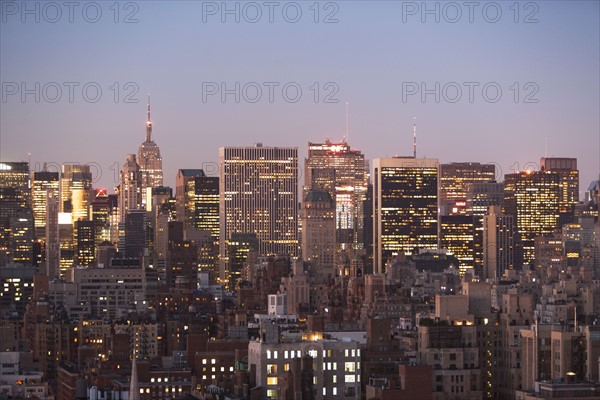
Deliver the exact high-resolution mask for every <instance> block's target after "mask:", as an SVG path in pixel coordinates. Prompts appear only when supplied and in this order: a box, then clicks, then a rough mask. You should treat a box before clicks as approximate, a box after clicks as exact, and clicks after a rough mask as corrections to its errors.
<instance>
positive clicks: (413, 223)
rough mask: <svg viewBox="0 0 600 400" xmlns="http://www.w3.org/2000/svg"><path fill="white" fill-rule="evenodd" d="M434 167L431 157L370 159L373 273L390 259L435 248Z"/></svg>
mask: <svg viewBox="0 0 600 400" xmlns="http://www.w3.org/2000/svg"><path fill="white" fill-rule="evenodd" d="M438 168H439V163H438V160H437V159H433V158H414V157H395V158H378V159H375V160H374V162H373V169H374V175H373V219H374V222H373V250H374V255H373V262H374V272H376V273H383V272H385V270H384V269H385V264H386V262H387V261H388V259H389V258H390V257H392V256H395V255H398V254H404V253H415V252H416V250H417V249H435V248H437V246H438Z"/></svg>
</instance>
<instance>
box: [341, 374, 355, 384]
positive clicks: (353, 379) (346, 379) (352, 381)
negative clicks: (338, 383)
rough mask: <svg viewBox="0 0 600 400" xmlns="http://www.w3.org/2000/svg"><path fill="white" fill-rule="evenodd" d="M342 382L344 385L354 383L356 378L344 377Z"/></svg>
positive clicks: (352, 376) (351, 376)
mask: <svg viewBox="0 0 600 400" xmlns="http://www.w3.org/2000/svg"><path fill="white" fill-rule="evenodd" d="M344 380H345V382H346V383H354V382H356V377H355V376H354V375H346V378H345V379H344Z"/></svg>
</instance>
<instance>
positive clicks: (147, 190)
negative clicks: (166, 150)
mask: <svg viewBox="0 0 600 400" xmlns="http://www.w3.org/2000/svg"><path fill="white" fill-rule="evenodd" d="M137 162H138V165H139V166H140V173H141V198H142V204H144V205H146V207H147V208H149V207H150V204H151V198H150V197H151V196H152V188H155V187H158V186H162V185H163V171H162V157H161V156H160V149H159V147H158V146H157V145H156V143H154V139H153V137H152V120H151V119H150V98H148V118H147V119H146V140H145V141H144V143H142V144H141V145H140V148H139V150H138V157H137Z"/></svg>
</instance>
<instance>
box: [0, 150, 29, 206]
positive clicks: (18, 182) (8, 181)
mask: <svg viewBox="0 0 600 400" xmlns="http://www.w3.org/2000/svg"><path fill="white" fill-rule="evenodd" d="M0 187H3V188H13V189H17V191H18V193H17V195H18V196H19V197H21V198H22V199H24V200H25V203H26V205H28V206H29V205H30V200H31V198H30V196H31V192H30V182H29V163H27V162H24V161H17V162H0Z"/></svg>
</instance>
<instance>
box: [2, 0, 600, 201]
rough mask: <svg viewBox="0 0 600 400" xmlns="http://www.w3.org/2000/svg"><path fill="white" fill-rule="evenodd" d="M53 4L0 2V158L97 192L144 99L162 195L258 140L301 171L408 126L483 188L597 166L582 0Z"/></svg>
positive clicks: (596, 72)
mask: <svg viewBox="0 0 600 400" xmlns="http://www.w3.org/2000/svg"><path fill="white" fill-rule="evenodd" d="M68 4H69V5H65V2H62V1H59V2H47V1H44V2H42V1H39V2H36V1H31V2H21V1H19V2H13V1H6V0H1V1H0V6H1V10H0V11H1V21H0V81H1V82H2V93H1V95H2V98H1V99H0V101H1V102H0V161H27V160H30V161H31V166H32V169H34V170H40V169H41V168H42V165H43V163H44V162H46V163H47V164H48V166H49V169H51V170H56V168H57V166H58V165H60V164H61V163H74V162H76V163H84V164H85V163H87V164H90V165H91V167H92V172H93V173H94V180H95V186H96V187H105V188H108V189H109V190H111V191H112V189H113V188H114V187H115V186H116V185H117V183H118V171H119V170H120V168H121V167H122V165H123V163H124V161H125V159H126V156H127V154H129V153H137V150H138V147H139V145H140V144H141V143H142V142H143V140H144V137H145V120H146V107H147V105H146V103H147V94H151V104H152V120H153V133H154V139H155V141H156V143H157V144H158V145H159V146H160V149H161V153H162V157H163V169H164V176H165V185H169V186H174V184H175V175H176V172H177V170H178V169H180V168H204V169H205V170H206V171H207V172H208V173H209V174H216V173H217V171H218V169H217V167H216V163H217V161H218V148H219V147H222V146H247V145H253V144H255V143H258V142H260V143H263V144H264V145H265V146H296V147H298V148H299V152H300V169H299V171H300V173H301V171H302V166H303V159H304V157H305V156H306V153H307V143H308V142H309V141H312V142H322V141H323V140H325V139H326V138H329V139H331V140H333V141H339V140H341V139H342V138H343V137H344V135H345V134H346V130H347V132H348V133H347V138H348V142H349V143H350V145H351V146H352V148H354V149H358V150H361V151H363V152H364V153H365V155H366V157H367V158H369V159H371V160H372V159H374V158H378V157H390V156H394V155H410V154H412V140H413V138H412V136H413V134H412V130H413V118H416V124H417V132H418V150H417V152H418V156H420V157H432V158H438V159H439V160H440V162H462V161H479V162H492V163H495V164H496V165H497V177H498V179H499V180H502V176H503V175H504V174H506V173H511V172H514V171H517V170H523V169H535V168H536V167H537V165H538V164H539V159H540V157H542V156H544V154H547V155H548V156H550V157H576V158H577V159H578V164H579V169H580V176H581V180H580V188H581V192H584V191H585V189H586V188H587V186H588V184H589V183H590V181H591V180H593V179H598V175H599V173H600V54H599V53H600V31H599V27H600V7H599V4H600V2H598V1H568V2H566V1H565V2H563V1H537V2H512V1H510V2H509V1H506V2H504V1H501V2H487V1H484V2H477V1H476V2H472V3H466V2H463V1H459V2H434V1H431V2H427V3H424V2H420V1H419V2H402V1H375V0H370V1H336V2H325V1H324V2H314V1H298V2H284V1H281V2H279V1H273V2H268V1H258V2H246V1H244V2H236V1H229V2H221V1H218V2H206V1H204V2H203V1H168V2H167V1H135V2H119V3H115V2H110V1H98V2H87V1H84V2H79V1H74V2H72V3H68ZM467 4H468V5H467ZM346 103H348V105H347V106H346ZM346 108H347V109H348V119H347V120H348V124H347V127H346ZM299 179H300V180H302V179H303V178H302V177H301V176H300V178H299Z"/></svg>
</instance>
